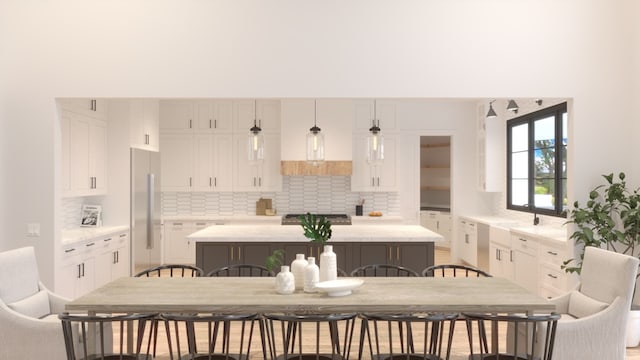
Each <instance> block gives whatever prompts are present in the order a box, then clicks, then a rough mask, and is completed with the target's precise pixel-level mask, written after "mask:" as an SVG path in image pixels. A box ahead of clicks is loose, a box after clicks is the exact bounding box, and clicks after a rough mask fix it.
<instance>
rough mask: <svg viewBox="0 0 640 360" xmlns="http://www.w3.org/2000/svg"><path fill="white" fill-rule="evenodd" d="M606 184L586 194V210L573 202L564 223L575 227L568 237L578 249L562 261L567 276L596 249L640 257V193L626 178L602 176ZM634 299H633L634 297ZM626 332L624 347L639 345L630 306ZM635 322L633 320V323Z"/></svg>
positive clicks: (637, 327) (636, 322)
mask: <svg viewBox="0 0 640 360" xmlns="http://www.w3.org/2000/svg"><path fill="white" fill-rule="evenodd" d="M602 177H603V178H604V179H605V180H606V184H603V185H599V186H597V187H595V188H594V189H593V190H591V192H590V193H589V200H588V201H587V203H586V206H584V207H580V205H579V203H578V202H577V201H576V202H574V204H573V206H574V209H573V210H571V211H570V212H569V220H568V221H567V223H571V224H574V226H575V231H574V232H573V234H572V235H571V236H570V237H569V238H570V239H573V240H574V242H575V245H577V246H578V248H579V249H580V250H579V254H578V256H577V257H576V258H573V259H569V260H566V261H564V264H563V266H562V268H563V269H564V270H565V271H566V272H568V273H577V274H580V270H581V269H582V261H583V259H584V248H585V247H587V246H595V247H599V248H605V249H607V250H610V251H615V252H618V253H623V254H627V255H631V256H639V255H640V254H639V253H638V251H636V249H637V248H638V250H640V189H635V190H631V189H629V188H628V187H627V184H626V182H625V174H624V173H623V172H621V173H619V174H618V177H617V179H616V178H614V175H613V174H609V175H603V176H602ZM634 297H635V296H634ZM633 308H634V310H633V311H632V314H631V317H630V319H629V324H628V329H627V345H628V346H636V345H638V342H640V319H639V318H638V315H640V311H639V310H635V309H637V307H635V306H633ZM634 319H635V320H634Z"/></svg>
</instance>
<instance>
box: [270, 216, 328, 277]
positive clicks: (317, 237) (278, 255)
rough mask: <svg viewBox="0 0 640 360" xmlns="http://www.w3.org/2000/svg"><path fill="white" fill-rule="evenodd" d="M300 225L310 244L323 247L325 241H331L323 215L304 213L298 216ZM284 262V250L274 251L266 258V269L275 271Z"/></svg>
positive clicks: (326, 221)
mask: <svg viewBox="0 0 640 360" xmlns="http://www.w3.org/2000/svg"><path fill="white" fill-rule="evenodd" d="M298 219H300V225H301V226H302V229H303V230H304V236H305V237H306V238H308V239H311V242H312V243H316V244H320V245H324V244H325V243H326V242H327V240H329V239H331V222H330V221H329V220H327V218H326V217H325V216H323V215H315V214H311V213H306V214H304V215H300V217H299V218H298ZM283 262H284V250H282V249H278V250H274V251H273V253H272V254H271V255H269V256H267V261H266V268H267V269H269V270H271V271H275V269H278V268H279V267H280V265H282V263H283Z"/></svg>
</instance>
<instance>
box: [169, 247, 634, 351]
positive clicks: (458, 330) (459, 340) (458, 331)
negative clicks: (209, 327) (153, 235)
mask: <svg viewBox="0 0 640 360" xmlns="http://www.w3.org/2000/svg"><path fill="white" fill-rule="evenodd" d="M450 261H451V260H450V254H449V251H448V250H447V249H436V252H435V263H436V264H448V263H450ZM197 331H202V332H205V331H206V330H205V329H202V330H200V329H198V330H197ZM355 332H356V334H354V340H353V343H352V346H351V352H350V358H351V359H357V356H358V339H359V337H358V336H359V326H358V325H356V331H355ZM303 336H304V338H305V339H308V340H309V342H310V343H311V344H312V345H315V338H313V339H312V338H310V334H307V333H304V334H303ZM236 337H237V336H236ZM232 338H233V336H232ZM183 341H184V340H183ZM328 341H329V337H328V336H326V337H323V339H321V342H320V345H321V346H322V347H325V348H326V347H327V346H328V344H329V342H328ZM166 342H167V341H166V335H165V332H164V326H163V325H162V324H160V335H159V337H158V345H157V346H158V347H157V355H158V356H157V357H156V358H157V359H163V360H164V359H169V358H170V357H169V355H168V347H167V343H166ZM468 353H469V345H468V340H467V333H466V326H465V324H464V323H462V322H458V323H457V324H456V327H455V331H454V336H453V343H452V346H451V359H453V360H462V359H467V358H468ZM262 358H263V357H262V353H261V351H260V337H259V335H258V332H257V331H256V333H255V335H254V339H253V345H252V350H251V356H250V359H251V360H254V359H255V360H260V359H262ZM626 359H629V360H640V347H635V348H627V352H626Z"/></svg>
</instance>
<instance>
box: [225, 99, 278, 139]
mask: <svg viewBox="0 0 640 360" xmlns="http://www.w3.org/2000/svg"><path fill="white" fill-rule="evenodd" d="M233 117H234V132H235V133H237V134H244V133H246V134H247V136H248V135H249V129H251V128H252V127H253V123H254V120H255V121H256V124H257V125H258V126H259V127H260V128H261V129H262V131H264V132H279V131H280V100H251V99H247V100H234V101H233Z"/></svg>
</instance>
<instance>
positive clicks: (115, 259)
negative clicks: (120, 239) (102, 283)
mask: <svg viewBox="0 0 640 360" xmlns="http://www.w3.org/2000/svg"><path fill="white" fill-rule="evenodd" d="M117 253H118V252H117V251H114V252H113V262H112V264H117V263H118V260H117V255H116V254H117Z"/></svg>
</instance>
